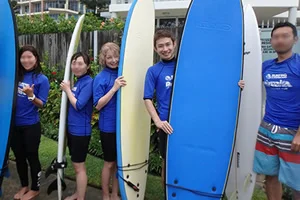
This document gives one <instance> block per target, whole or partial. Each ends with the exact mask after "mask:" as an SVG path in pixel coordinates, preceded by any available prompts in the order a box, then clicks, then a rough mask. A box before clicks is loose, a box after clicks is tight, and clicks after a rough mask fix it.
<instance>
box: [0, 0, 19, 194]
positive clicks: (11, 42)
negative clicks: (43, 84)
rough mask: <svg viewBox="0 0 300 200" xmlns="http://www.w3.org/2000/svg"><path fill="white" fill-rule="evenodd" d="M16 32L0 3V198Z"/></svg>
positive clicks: (5, 4) (13, 88)
mask: <svg viewBox="0 0 300 200" xmlns="http://www.w3.org/2000/svg"><path fill="white" fill-rule="evenodd" d="M17 40H18V38H17V32H16V26H15V18H14V12H13V10H12V8H11V5H10V1H9V0H2V1H0V47H1V48H0V55H1V65H0V68H1V73H0V85H1V88H2V89H1V98H0V196H1V194H2V192H1V185H2V181H3V177H4V176H9V173H8V168H7V167H8V166H7V158H8V152H9V135H10V134H9V133H10V126H11V122H12V121H13V118H12V113H13V105H14V99H15V98H14V97H15V96H16V93H15V92H16V74H17V73H16V71H17V51H18V42H17Z"/></svg>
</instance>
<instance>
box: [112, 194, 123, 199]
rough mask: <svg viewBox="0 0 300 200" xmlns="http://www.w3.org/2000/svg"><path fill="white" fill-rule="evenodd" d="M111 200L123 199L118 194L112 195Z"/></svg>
mask: <svg viewBox="0 0 300 200" xmlns="http://www.w3.org/2000/svg"><path fill="white" fill-rule="evenodd" d="M111 200H121V199H120V197H119V196H118V195H117V194H112V195H111Z"/></svg>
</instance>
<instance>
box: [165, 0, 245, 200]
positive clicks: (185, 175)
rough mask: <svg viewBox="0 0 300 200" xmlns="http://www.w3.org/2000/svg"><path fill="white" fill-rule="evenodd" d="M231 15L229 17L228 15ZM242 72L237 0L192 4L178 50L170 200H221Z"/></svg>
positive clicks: (168, 181)
mask: <svg viewBox="0 0 300 200" xmlns="http://www.w3.org/2000/svg"><path fill="white" fill-rule="evenodd" d="M228 13H230V14H228ZM242 66H243V9H242V5H241V2H240V1H239V0H232V1H224V0H215V1H211V0H202V1H198V0H194V1H192V2H191V4H190V7H189V10H188V13H187V16H186V22H185V25H184V29H183V33H182V38H181V42H180V45H179V52H178V60H177V66H176V70H175V76H174V85H173V94H172V98H171V108H170V116H169V120H170V123H171V126H172V127H173V129H174V131H173V133H172V134H171V135H169V136H168V141H167V157H166V197H167V199H170V200H171V199H189V200H193V199H203V200H204V199H205V200H206V199H207V200H208V199H221V198H222V197H223V194H224V191H225V185H226V180H227V176H228V172H229V168H230V161H231V156H232V152H233V147H234V140H235V134H236V123H237V117H238V108H239V98H240V89H239V87H238V85H237V83H238V81H239V80H240V79H241V74H242Z"/></svg>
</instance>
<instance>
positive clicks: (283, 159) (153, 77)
mask: <svg viewBox="0 0 300 200" xmlns="http://www.w3.org/2000/svg"><path fill="white" fill-rule="evenodd" d="M271 38H272V39H271V41H272V46H273V48H274V49H275V51H276V52H277V54H278V58H276V59H273V60H270V61H266V62H264V63H263V70H262V74H263V82H264V85H265V87H266V93H267V98H266V112H265V113H266V114H265V116H264V118H263V120H262V123H261V126H260V128H259V132H258V138H257V145H256V152H255V160H254V168H253V169H254V171H255V172H257V173H259V174H265V175H267V178H266V192H267V196H268V199H269V200H279V199H281V196H282V189H281V183H280V182H282V183H284V184H286V185H287V186H289V187H291V188H292V189H293V195H294V199H295V200H300V130H298V128H299V125H300V92H299V89H300V56H299V55H298V54H295V53H293V52H292V47H293V45H294V44H295V43H296V41H297V30H296V27H295V26H294V25H292V24H290V23H288V22H285V23H279V24H277V25H276V26H275V27H274V29H273V31H272V35H271ZM175 49H176V39H175V37H174V35H173V34H172V33H171V32H170V31H168V30H165V29H160V30H157V31H156V32H155V35H154V50H155V52H156V53H157V54H158V55H159V56H160V59H161V60H160V61H159V62H158V63H156V64H155V65H153V66H151V67H149V69H148V71H147V73H146V75H145V85H144V102H145V106H146V108H147V110H148V112H149V115H150V116H151V118H152V120H153V122H154V123H155V125H156V127H157V131H156V132H157V134H158V136H159V149H160V153H161V157H162V160H163V162H162V183H163V185H164V182H165V181H164V177H165V170H164V169H165V167H164V166H165V158H166V140H167V135H168V134H172V133H173V128H172V126H171V125H170V124H169V122H168V114H169V107H170V99H171V93H172V81H173V76H174V71H175V66H176V58H175ZM19 56H20V57H19V69H18V94H17V105H16V114H15V117H14V119H15V120H14V121H15V122H14V128H13V129H12V141H11V148H12V150H13V152H14V154H15V157H16V164H17V171H18V174H19V177H20V181H21V189H20V190H19V191H18V192H17V193H16V194H15V196H14V199H22V200H29V199H33V198H34V197H36V196H37V195H38V194H39V187H40V176H41V164H40V162H39V155H38V148H39V144H40V137H41V124H40V120H39V115H38V109H43V107H44V105H45V104H46V102H47V97H48V92H49V82H48V79H47V77H46V76H45V75H43V74H42V71H41V66H40V59H39V56H38V54H37V51H36V49H35V48H34V47H32V46H23V47H22V48H21V49H20V53H19ZM119 57H120V48H119V46H118V45H117V44H115V43H111V42H109V43H106V44H104V45H103V46H102V48H101V51H100V56H99V62H100V64H101V65H102V66H104V69H103V70H102V71H101V72H100V73H99V74H98V75H97V76H96V77H95V78H94V79H93V78H92V77H91V76H90V72H91V69H90V59H89V56H88V55H87V54H85V53H83V52H79V53H75V54H74V55H73V57H72V59H71V69H72V72H73V73H74V75H75V76H76V77H77V81H76V83H75V84H74V86H73V87H71V85H70V82H69V81H68V82H62V83H61V84H60V87H61V89H62V91H64V92H65V93H66V94H67V97H68V100H69V109H68V120H67V123H68V127H67V135H68V148H69V151H70V155H71V160H72V163H73V167H74V170H75V172H76V183H77V187H76V191H75V193H74V194H73V195H72V196H69V197H67V198H65V200H75V199H77V200H83V199H85V193H86V186H87V175H86V168H85V159H86V156H87V152H88V145H89V141H90V137H91V116H92V111H93V106H94V107H95V108H96V109H97V110H98V111H99V112H100V118H99V123H98V124H99V130H100V138H101V144H102V150H103V154H104V161H105V162H104V166H103V169H102V176H101V179H102V190H103V191H102V195H103V200H118V199H120V197H119V196H118V179H117V176H116V170H117V166H116V158H117V153H116V152H117V150H116V93H117V91H118V90H119V89H120V88H121V87H125V86H126V84H127V83H126V77H123V76H120V77H118V65H119ZM166 77H171V80H170V78H168V79H166ZM246 84H247V83H245V82H244V81H242V80H241V81H240V82H239V83H238V85H239V86H240V87H241V88H244V87H247V86H245V85H246ZM237 87H238V86H237ZM155 96H156V101H157V107H155V105H154V103H153V98H154V97H155ZM48 103H51V102H48ZM149 123H150V122H149ZM216 134H217V133H216ZM253 134H255V133H253ZM199 159H201V158H199ZM27 161H28V163H29V166H30V172H31V180H32V185H31V188H29V183H28V166H27ZM199 178H201V177H199ZM111 180H112V192H111V194H110V190H109V186H110V181H111Z"/></svg>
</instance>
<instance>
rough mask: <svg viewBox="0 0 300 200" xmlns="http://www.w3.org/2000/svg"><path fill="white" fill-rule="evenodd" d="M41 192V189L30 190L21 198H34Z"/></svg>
mask: <svg viewBox="0 0 300 200" xmlns="http://www.w3.org/2000/svg"><path fill="white" fill-rule="evenodd" d="M39 194H40V192H39V191H34V190H30V191H29V192H27V193H26V194H25V195H24V196H23V197H22V198H21V200H32V199H34V198H35V197H37V196H38V195H39Z"/></svg>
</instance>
